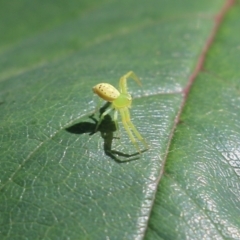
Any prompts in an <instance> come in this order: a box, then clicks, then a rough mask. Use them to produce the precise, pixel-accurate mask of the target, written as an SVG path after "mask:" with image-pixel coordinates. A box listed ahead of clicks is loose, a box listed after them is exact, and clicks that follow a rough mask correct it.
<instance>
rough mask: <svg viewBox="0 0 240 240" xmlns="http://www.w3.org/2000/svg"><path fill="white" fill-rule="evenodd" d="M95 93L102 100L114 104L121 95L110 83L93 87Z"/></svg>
mask: <svg viewBox="0 0 240 240" xmlns="http://www.w3.org/2000/svg"><path fill="white" fill-rule="evenodd" d="M93 92H94V93H96V94H97V95H98V96H99V97H100V98H102V99H104V100H106V101H108V102H112V101H114V100H115V99H117V98H118V97H119V95H120V93H119V91H118V90H117V89H116V88H115V87H114V86H112V85H111V84H109V83H99V84H97V85H96V86H94V87H93Z"/></svg>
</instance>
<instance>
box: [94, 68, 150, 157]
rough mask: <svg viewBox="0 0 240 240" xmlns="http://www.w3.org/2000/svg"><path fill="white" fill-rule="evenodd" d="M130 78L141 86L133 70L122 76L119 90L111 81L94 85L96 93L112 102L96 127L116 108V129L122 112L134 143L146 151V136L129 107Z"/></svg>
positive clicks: (128, 132) (137, 147) (123, 119)
mask: <svg viewBox="0 0 240 240" xmlns="http://www.w3.org/2000/svg"><path fill="white" fill-rule="evenodd" d="M128 78H132V79H133V80H135V81H136V82H137V83H138V84H139V85H140V86H141V82H140V80H139V78H138V77H137V76H136V74H135V73H134V72H133V71H130V72H128V73H127V74H125V75H123V76H122V77H121V78H120V80H119V91H118V90H117V89H116V88H115V87H113V86H112V85H111V84H109V83H99V84H97V85H96V86H94V87H93V92H94V93H96V94H97V95H98V96H99V97H100V98H102V99H104V100H106V101H108V102H110V103H111V104H110V106H109V108H108V109H107V110H105V112H103V114H102V115H101V117H100V120H99V122H98V124H97V127H96V129H98V127H99V125H100V124H101V122H102V120H103V119H104V117H105V116H106V115H107V114H108V113H109V112H110V111H112V110H113V109H114V110H115V112H114V117H113V120H114V122H115V125H116V129H118V123H117V117H118V112H120V115H121V118H122V123H123V126H124V128H125V130H126V131H127V134H128V136H129V138H130V139H131V141H132V143H133V144H134V146H135V147H136V149H137V150H138V152H139V153H141V152H143V151H146V149H148V145H147V143H146V141H145V140H144V138H143V137H142V136H141V134H140V133H139V132H138V130H137V129H136V127H135V126H134V125H133V123H132V122H131V119H130V113H129V108H131V104H132V97H131V95H130V94H129V93H128V91H127V79H128ZM134 135H135V136H134ZM136 138H137V139H138V140H139V141H141V142H142V143H143V145H144V146H145V148H146V149H145V150H140V148H139V146H138V144H137V141H136Z"/></svg>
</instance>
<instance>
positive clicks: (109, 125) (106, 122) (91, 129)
mask: <svg viewBox="0 0 240 240" xmlns="http://www.w3.org/2000/svg"><path fill="white" fill-rule="evenodd" d="M107 107H109V103H106V104H105V105H104V106H103V107H102V108H100V110H99V113H100V116H101V114H102V113H103V112H104V111H105V109H106V108H107ZM89 118H90V119H91V120H93V122H80V123H77V124H74V125H72V126H71V127H68V128H66V131H67V132H70V133H73V134H84V133H89V135H93V134H95V133H96V132H100V134H101V137H102V138H103V140H104V143H103V150H104V152H105V154H106V155H107V156H109V157H111V158H112V159H113V160H115V161H116V162H118V163H123V162H130V161H134V160H137V159H139V153H138V152H137V153H133V154H126V153H123V152H120V151H116V150H113V149H112V141H113V139H114V138H116V137H114V132H115V131H116V130H117V129H116V125H115V123H114V121H113V120H112V117H111V116H110V115H109V114H108V115H106V116H105V118H104V119H103V121H102V122H101V124H100V125H99V127H98V129H96V127H97V124H98V120H97V119H96V118H95V117H94V115H91V116H90V117H89ZM116 155H118V156H120V157H124V158H125V159H124V160H123V159H120V158H118V157H117V156H116ZM135 156H137V157H135ZM133 157H134V158H133Z"/></svg>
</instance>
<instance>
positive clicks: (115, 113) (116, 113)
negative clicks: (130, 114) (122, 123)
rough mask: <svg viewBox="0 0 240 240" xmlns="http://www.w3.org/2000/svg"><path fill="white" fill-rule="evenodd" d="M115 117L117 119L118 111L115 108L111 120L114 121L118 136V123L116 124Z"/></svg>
mask: <svg viewBox="0 0 240 240" xmlns="http://www.w3.org/2000/svg"><path fill="white" fill-rule="evenodd" d="M117 119H118V111H117V110H115V112H114V115H113V121H114V123H115V126H116V130H117V134H118V137H119V138H120V132H119V125H118V121H117Z"/></svg>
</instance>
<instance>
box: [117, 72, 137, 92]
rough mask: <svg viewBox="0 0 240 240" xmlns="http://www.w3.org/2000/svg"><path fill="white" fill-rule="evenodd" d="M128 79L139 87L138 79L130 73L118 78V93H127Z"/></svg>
mask: <svg viewBox="0 0 240 240" xmlns="http://www.w3.org/2000/svg"><path fill="white" fill-rule="evenodd" d="M128 78H132V79H133V80H135V81H136V82H137V83H138V84H139V85H140V86H141V81H140V79H139V78H138V77H137V75H136V74H135V73H134V72H133V71H130V72H128V73H127V74H125V75H123V76H122V77H121V78H120V81H119V89H120V92H122V93H128V91H127V79H128Z"/></svg>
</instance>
